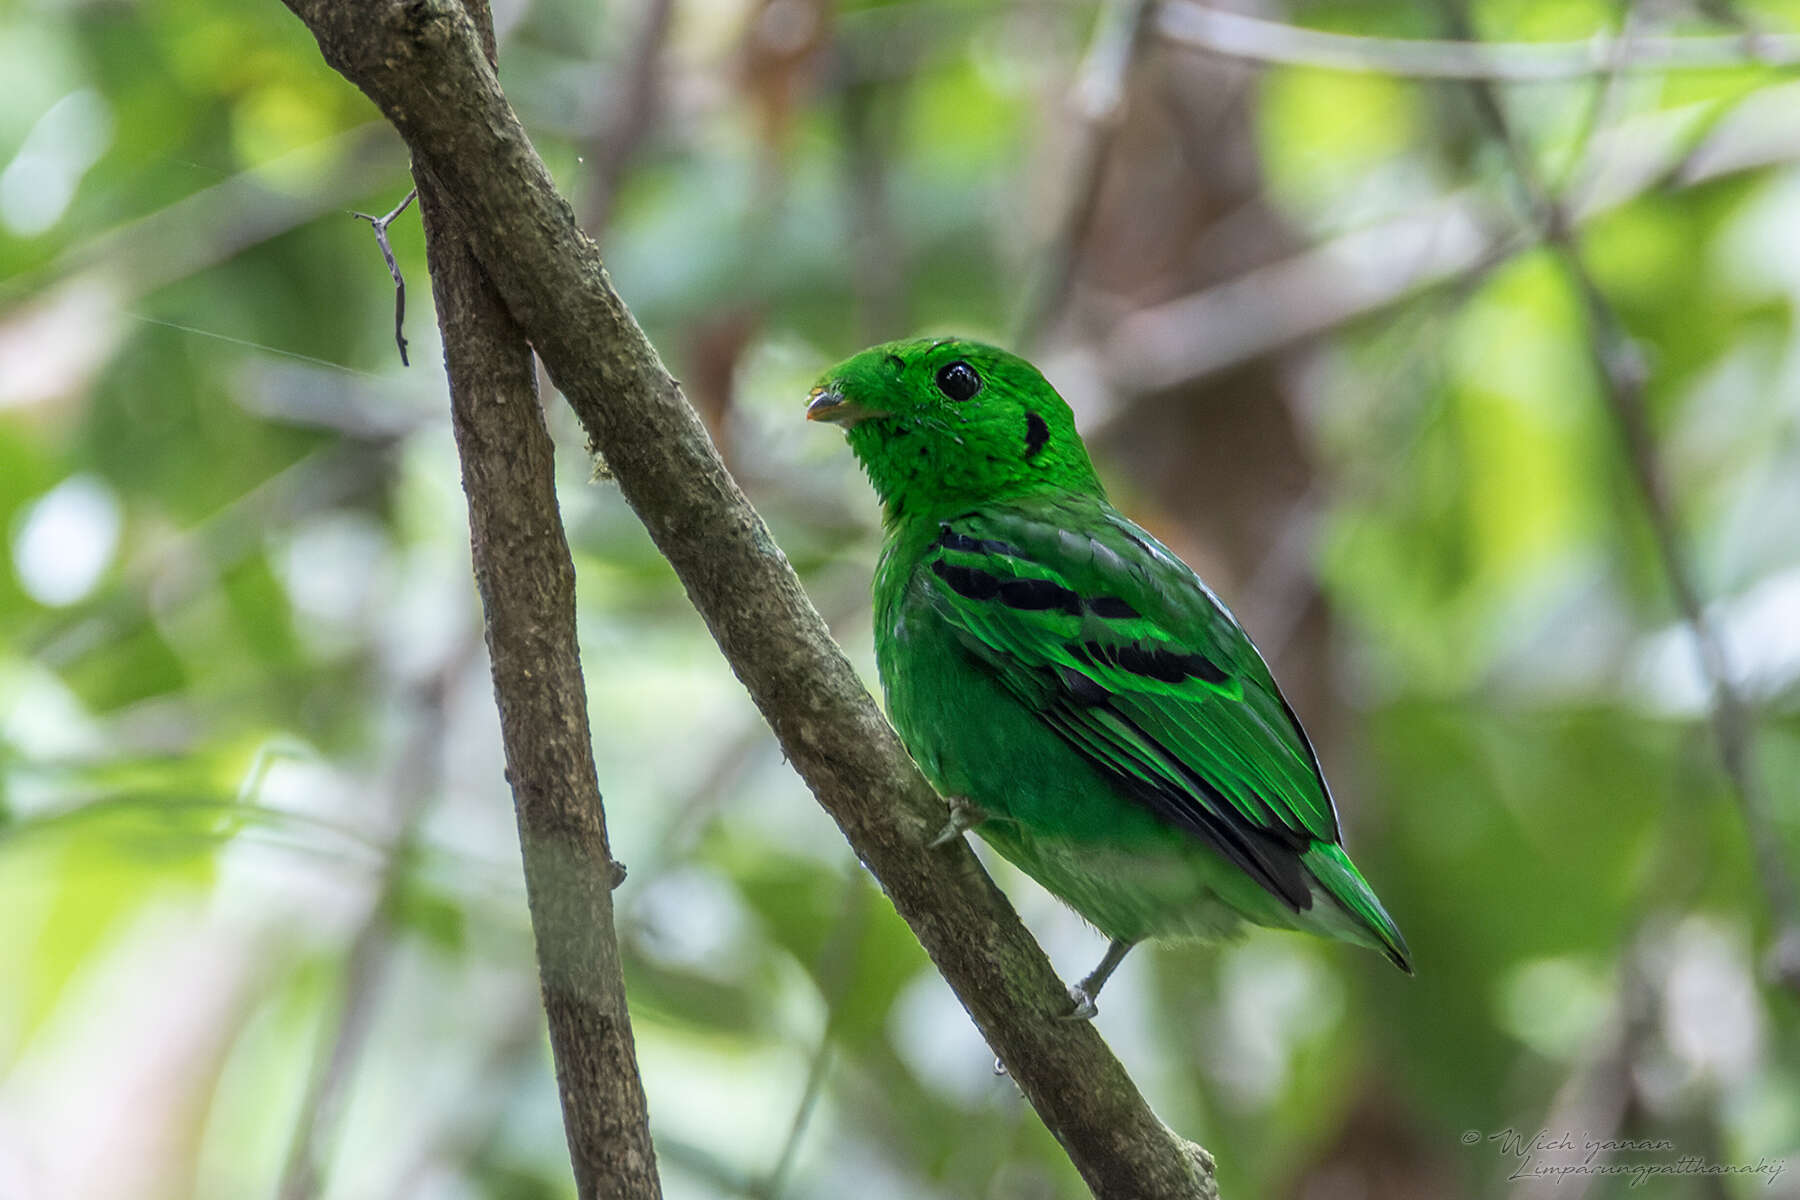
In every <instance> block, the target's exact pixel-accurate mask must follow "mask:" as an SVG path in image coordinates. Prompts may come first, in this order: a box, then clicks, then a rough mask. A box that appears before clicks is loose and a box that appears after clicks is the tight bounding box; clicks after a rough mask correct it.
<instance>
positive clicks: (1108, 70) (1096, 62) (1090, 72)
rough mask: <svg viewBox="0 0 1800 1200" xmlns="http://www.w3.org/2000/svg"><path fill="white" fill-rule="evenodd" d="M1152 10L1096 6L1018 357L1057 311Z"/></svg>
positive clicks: (1150, 0)
mask: <svg viewBox="0 0 1800 1200" xmlns="http://www.w3.org/2000/svg"><path fill="white" fill-rule="evenodd" d="M1156 11H1157V4H1156V0H1106V2H1105V3H1103V4H1102V5H1101V7H1100V15H1099V17H1098V18H1097V22H1096V27H1095V30H1094V38H1093V43H1092V45H1090V46H1089V47H1088V52H1087V55H1086V56H1085V58H1083V60H1082V64H1081V69H1080V72H1079V74H1078V75H1077V76H1076V80H1075V86H1074V87H1073V88H1071V89H1070V97H1069V108H1070V109H1071V110H1073V112H1074V114H1075V115H1076V117H1077V118H1078V119H1079V121H1080V123H1081V129H1080V133H1079V135H1078V137H1077V142H1076V146H1075V149H1074V151H1073V156H1072V159H1071V162H1070V165H1069V171H1068V179H1067V182H1066V184H1065V188H1066V194H1065V196H1064V199H1063V210H1062V219H1061V220H1060V221H1058V222H1057V227H1056V229H1055V231H1054V233H1053V234H1052V235H1051V237H1050V240H1049V242H1048V243H1047V244H1046V245H1045V246H1044V247H1043V249H1042V250H1040V251H1039V252H1038V254H1037V256H1036V257H1037V260H1038V263H1037V276H1036V278H1035V279H1034V280H1033V282H1032V285H1031V286H1030V287H1029V288H1027V289H1026V292H1025V306H1024V308H1023V309H1022V311H1021V312H1020V314H1019V317H1018V319H1017V324H1016V325H1015V327H1014V330H1013V339H1012V340H1013V344H1014V345H1015V346H1016V347H1017V348H1018V349H1019V350H1020V352H1021V353H1029V352H1030V351H1031V350H1032V349H1033V348H1034V347H1035V346H1036V345H1037V344H1038V342H1039V341H1040V339H1042V338H1043V336H1044V334H1045V333H1046V332H1048V330H1049V328H1050V326H1051V325H1052V324H1053V323H1054V321H1055V320H1056V318H1057V316H1058V315H1059V314H1060V313H1061V311H1062V307H1063V303H1064V300H1065V299H1066V297H1067V295H1068V292H1069V285H1070V284H1071V283H1072V282H1073V280H1074V278H1075V268H1076V266H1077V265H1078V264H1079V262H1080V260H1081V253H1082V250H1083V248H1084V247H1085V246H1086V245H1087V239H1088V229H1089V227H1090V226H1091V225H1092V224H1093V221H1094V211H1095V208H1096V207H1097V205H1098V204H1099V201H1100V185H1101V183H1102V181H1103V180H1104V178H1105V173H1106V163H1107V158H1108V156H1109V154H1110V153H1111V151H1112V144H1113V136H1114V134H1116V133H1117V132H1118V128H1119V126H1120V124H1121V123H1122V122H1123V121H1124V119H1125V98H1126V91H1127V88H1128V85H1129V84H1130V82H1131V72H1132V68H1133V66H1134V65H1135V64H1136V62H1137V59H1138V55H1139V53H1140V51H1141V50H1142V48H1143V45H1144V38H1145V36H1146V34H1147V33H1148V31H1149V28H1150V23H1151V18H1152V17H1153V16H1154V15H1155V13H1156Z"/></svg>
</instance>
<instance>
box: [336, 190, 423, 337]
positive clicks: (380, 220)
mask: <svg viewBox="0 0 1800 1200" xmlns="http://www.w3.org/2000/svg"><path fill="white" fill-rule="evenodd" d="M418 194H419V189H418V188H414V189H413V190H412V191H410V192H408V193H406V198H405V199H403V200H401V201H400V203H398V204H396V205H395V206H394V207H393V210H392V211H391V212H389V213H388V214H387V215H386V216H383V217H371V216H370V215H369V214H368V213H364V212H353V213H351V214H350V215H351V216H353V217H355V218H356V219H357V220H359V221H367V222H368V223H369V227H370V228H371V229H373V230H374V231H375V244H376V245H377V246H379V247H381V257H382V260H383V261H385V262H386V263H387V269H388V274H389V275H392V276H393V277H394V344H395V345H396V346H398V347H400V365H401V366H403V367H409V366H411V365H412V364H411V363H409V362H407V361H406V334H405V333H404V332H402V331H403V330H404V329H405V328H406V279H405V278H404V277H403V276H402V275H401V274H400V264H399V263H397V262H395V261H394V248H393V247H392V246H390V245H389V244H388V226H389V225H392V224H393V223H394V220H395V219H396V218H397V217H399V215H400V214H401V213H403V212H405V211H406V206H407V205H409V204H411V203H412V202H413V198H414V197H415V196H417V195H418Z"/></svg>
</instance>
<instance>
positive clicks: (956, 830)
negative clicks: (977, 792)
mask: <svg viewBox="0 0 1800 1200" xmlns="http://www.w3.org/2000/svg"><path fill="white" fill-rule="evenodd" d="M945 803H947V804H949V806H950V823H949V824H948V825H946V826H944V827H943V829H941V830H939V831H938V835H937V836H936V837H934V838H932V839H931V842H930V845H931V848H932V849H933V850H935V849H937V848H938V847H939V846H947V845H949V844H950V843H951V842H954V841H955V840H956V839H957V838H959V837H961V836H962V835H963V834H965V833H967V832H969V830H971V829H973V828H975V827H976V826H977V825H979V824H981V823H982V822H983V821H985V820H987V819H988V815H987V810H986V809H983V808H978V807H977V806H976V805H975V804H973V803H972V802H970V801H969V800H966V799H964V798H963V797H961V796H951V797H949V798H948V799H947V800H946V801H945Z"/></svg>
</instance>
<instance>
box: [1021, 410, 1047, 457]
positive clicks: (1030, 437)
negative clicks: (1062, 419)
mask: <svg viewBox="0 0 1800 1200" xmlns="http://www.w3.org/2000/svg"><path fill="white" fill-rule="evenodd" d="M1049 440H1050V426H1048V425H1046V424H1045V423H1044V418H1042V417H1040V416H1038V415H1037V414H1036V413H1026V414H1025V457H1026V458H1036V457H1037V453H1038V451H1039V450H1042V449H1043V448H1044V443H1045V442H1047V441H1049Z"/></svg>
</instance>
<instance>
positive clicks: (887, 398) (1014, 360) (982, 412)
mask: <svg viewBox="0 0 1800 1200" xmlns="http://www.w3.org/2000/svg"><path fill="white" fill-rule="evenodd" d="M806 416H807V419H808V420H811V421H830V422H832V423H834V424H838V425H842V426H843V427H844V432H845V435H846V436H847V437H848V439H849V442H850V448H851V450H853V451H854V452H855V454H856V457H857V458H858V459H859V460H860V461H861V462H862V465H863V469H864V470H865V471H867V472H868V475H869V481H870V482H871V483H873V484H874V485H875V491H876V493H877V494H878V495H879V496H880V497H881V502H882V505H883V506H884V508H885V510H886V516H887V519H888V521H889V522H896V521H900V520H905V519H908V518H912V517H917V518H921V519H928V520H938V519H943V518H946V517H949V516H953V515H955V514H956V512H958V511H962V510H965V509H968V508H970V507H974V506H977V505H981V504H985V503H989V502H992V501H996V500H1008V499H1013V498H1016V497H1019V496H1023V495H1028V494H1031V493H1033V492H1051V491H1058V490H1061V491H1076V492H1090V493H1093V494H1096V495H1098V494H1099V493H1100V484H1099V481H1098V480H1097V479H1096V478H1095V476H1094V468H1093V464H1092V463H1091V462H1090V461H1089V460H1088V454H1087V448H1086V447H1084V446H1083V445H1082V444H1081V438H1080V437H1079V436H1078V435H1077V434H1076V432H1075V418H1074V416H1073V414H1071V413H1070V411H1069V406H1068V404H1067V403H1065V402H1064V401H1063V398H1062V397H1061V396H1059V395H1057V394H1056V389H1055V388H1053V387H1051V386H1050V384H1049V383H1048V382H1047V381H1046V380H1045V379H1044V377H1043V375H1042V374H1040V373H1039V371H1038V369H1037V368H1036V367H1034V366H1032V365H1031V364H1030V363H1028V362H1026V361H1025V360H1024V359H1022V358H1020V357H1018V356H1017V355H1015V354H1008V353H1007V352H1006V351H1004V350H1000V349H998V348H996V347H993V346H988V345H983V344H982V343H980V342H971V341H964V340H962V339H960V338H922V339H918V340H914V341H905V342H888V343H886V344H885V345H881V346H872V347H870V348H869V349H867V350H864V351H863V352H862V353H861V354H858V355H855V356H854V357H852V358H848V359H845V360H844V361H843V362H841V363H839V364H838V365H837V366H835V367H833V368H832V369H831V370H829V371H827V372H826V373H825V374H824V376H823V377H822V378H821V379H820V380H819V383H818V386H817V387H815V388H813V390H812V394H811V396H810V397H809V403H808V404H807V408H806Z"/></svg>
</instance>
